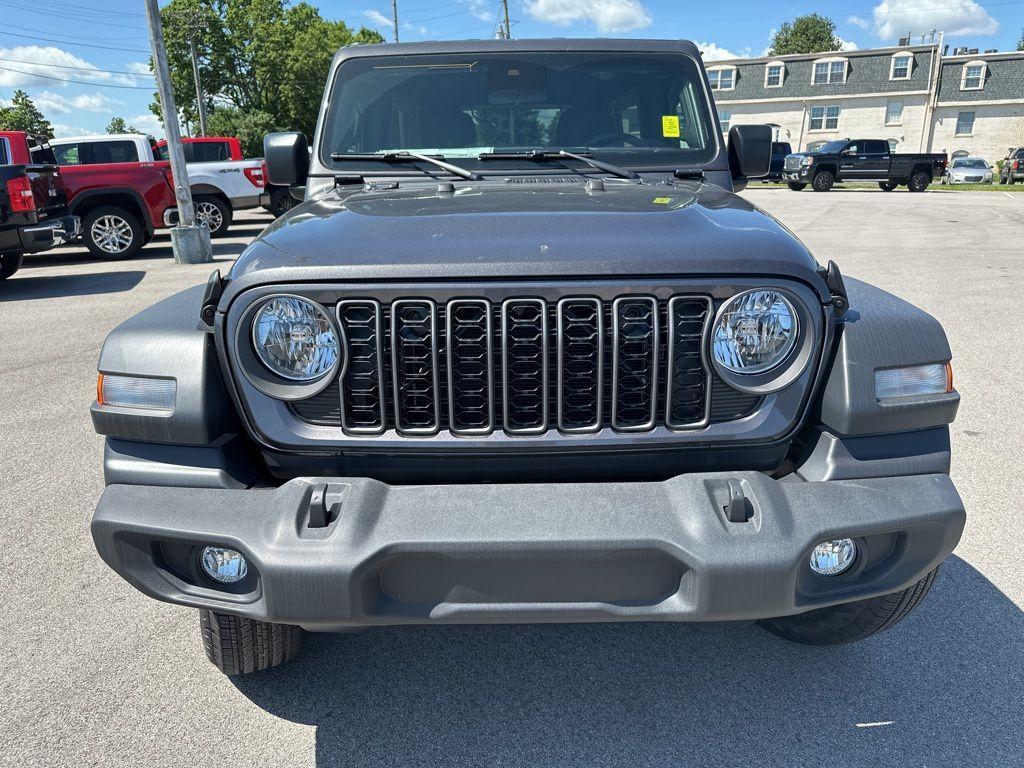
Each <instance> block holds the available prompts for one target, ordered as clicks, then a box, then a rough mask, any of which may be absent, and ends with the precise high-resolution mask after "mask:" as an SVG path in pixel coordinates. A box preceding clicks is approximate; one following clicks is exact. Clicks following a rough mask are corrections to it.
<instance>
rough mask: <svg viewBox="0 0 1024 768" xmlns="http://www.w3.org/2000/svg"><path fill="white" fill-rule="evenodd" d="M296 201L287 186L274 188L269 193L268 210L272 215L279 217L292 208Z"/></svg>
mask: <svg viewBox="0 0 1024 768" xmlns="http://www.w3.org/2000/svg"><path fill="white" fill-rule="evenodd" d="M298 202H299V201H298V200H296V199H295V198H294V197H292V193H291V190H290V189H288V187H284V188H282V189H275V190H274V191H273V192H271V193H270V207H269V208H268V210H269V211H270V212H271V213H272V214H274V216H277V217H278V218H280V217H281V216H284V215H285V214H286V213H288V211H290V210H291V209H292V208H294V207H295V205H296V204H297V203H298Z"/></svg>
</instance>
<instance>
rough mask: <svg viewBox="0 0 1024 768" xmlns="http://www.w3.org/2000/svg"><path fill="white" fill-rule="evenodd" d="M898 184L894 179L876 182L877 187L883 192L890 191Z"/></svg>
mask: <svg viewBox="0 0 1024 768" xmlns="http://www.w3.org/2000/svg"><path fill="white" fill-rule="evenodd" d="M898 186H899V185H898V184H897V183H896V182H895V181H880V182H878V188H879V189H880V190H882V191H883V192H892V191H893V190H894V189H896V187H898Z"/></svg>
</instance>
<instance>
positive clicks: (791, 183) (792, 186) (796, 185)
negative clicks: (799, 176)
mask: <svg viewBox="0 0 1024 768" xmlns="http://www.w3.org/2000/svg"><path fill="white" fill-rule="evenodd" d="M786 186H787V187H789V188H790V189H792V190H793V191H794V192H799V191H800V190H801V189H803V188H804V187H806V186H807V185H806V184H801V183H800V182H799V181H789V182H786Z"/></svg>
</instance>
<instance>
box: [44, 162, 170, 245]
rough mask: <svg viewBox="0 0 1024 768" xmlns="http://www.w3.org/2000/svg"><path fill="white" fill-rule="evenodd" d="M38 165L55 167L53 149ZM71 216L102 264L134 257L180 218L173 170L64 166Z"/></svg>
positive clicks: (157, 165) (149, 165)
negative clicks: (79, 223) (77, 222)
mask: <svg viewBox="0 0 1024 768" xmlns="http://www.w3.org/2000/svg"><path fill="white" fill-rule="evenodd" d="M32 155H33V158H34V159H35V160H36V162H45V163H55V162H56V158H55V156H54V154H53V150H52V149H51V148H50V147H49V146H48V145H43V146H40V147H37V148H36V149H34V150H33V153H32ZM60 172H61V176H62V177H63V179H64V185H65V188H66V190H67V198H68V209H69V211H70V212H71V213H72V214H74V215H76V216H80V217H81V219H82V239H83V240H84V242H85V245H86V247H87V248H88V249H89V251H90V253H92V254H93V255H94V256H96V257H98V258H101V259H125V258H128V257H129V256H134V255H135V254H136V253H138V252H139V250H140V249H141V248H142V247H143V246H144V245H145V244H146V243H148V242H149V241H150V240H152V239H153V234H154V232H155V231H156V230H157V229H159V228H161V227H168V226H171V225H172V224H174V223H175V222H176V219H177V208H176V207H175V206H176V205H177V201H176V200H175V197H174V188H173V187H172V183H173V182H172V177H171V167H170V163H166V162H145V163H102V164H98V165H62V166H61V168H60Z"/></svg>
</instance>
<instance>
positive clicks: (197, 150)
mask: <svg viewBox="0 0 1024 768" xmlns="http://www.w3.org/2000/svg"><path fill="white" fill-rule="evenodd" d="M190 153H191V157H190V156H189V154H190ZM185 159H186V160H188V162H190V163H220V162H223V161H225V160H230V159H231V155H230V152H229V150H228V145H227V142H226V141H199V142H190V143H188V144H186V145H185Z"/></svg>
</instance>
